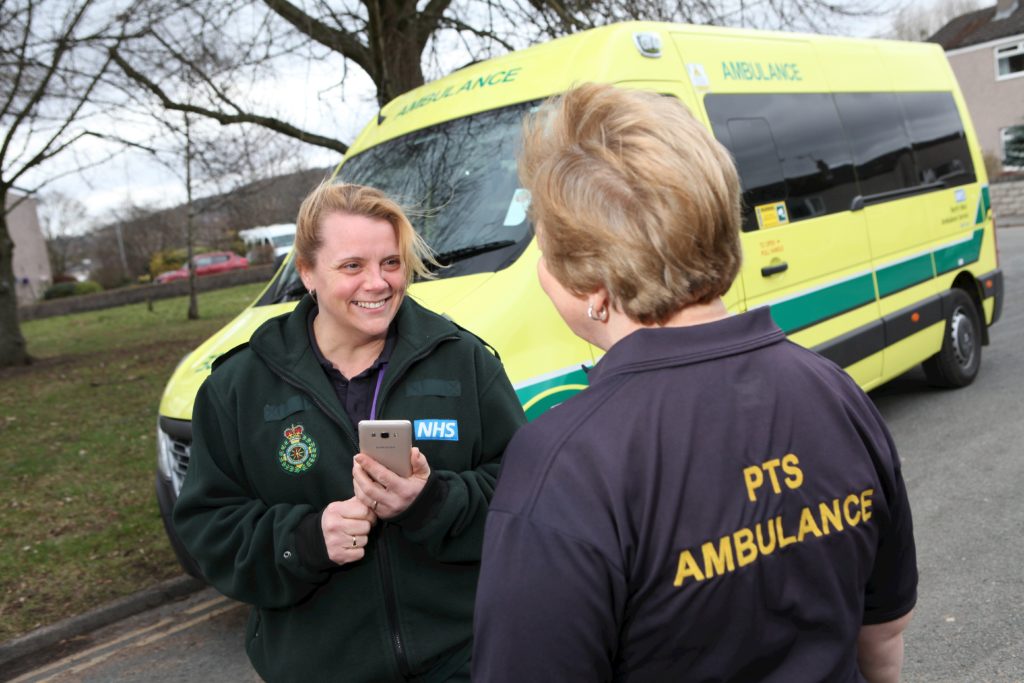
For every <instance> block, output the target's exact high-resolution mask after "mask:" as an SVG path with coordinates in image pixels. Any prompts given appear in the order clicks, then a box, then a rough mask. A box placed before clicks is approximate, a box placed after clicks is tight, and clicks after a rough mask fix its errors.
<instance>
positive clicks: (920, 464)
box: [16, 227, 1024, 683]
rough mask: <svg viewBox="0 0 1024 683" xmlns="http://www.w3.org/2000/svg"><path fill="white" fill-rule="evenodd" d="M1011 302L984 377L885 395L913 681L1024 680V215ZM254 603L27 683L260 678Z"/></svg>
mask: <svg viewBox="0 0 1024 683" xmlns="http://www.w3.org/2000/svg"><path fill="white" fill-rule="evenodd" d="M999 244H1000V247H1001V259H1002V261H1001V264H1002V267H1003V270H1004V273H1005V284H1006V305H1005V307H1004V310H1003V317H1002V319H1001V320H1000V321H999V323H998V324H997V325H995V326H994V327H993V328H992V330H991V336H992V343H991V345H990V346H987V347H985V349H984V353H983V362H982V370H981V375H980V376H979V377H978V379H977V380H976V381H975V383H974V384H973V385H972V386H971V387H969V388H967V389H963V390H959V391H939V390H935V389H932V388H930V387H929V386H928V385H927V383H926V382H925V380H924V375H923V373H921V372H920V371H919V370H915V371H912V372H910V373H908V374H907V375H905V376H903V377H901V378H899V379H897V380H895V381H893V382H891V383H890V384H888V385H886V386H885V387H882V388H881V389H879V390H877V391H875V392H873V393H872V398H873V399H874V400H875V402H876V403H877V404H878V406H879V408H880V410H881V412H882V414H883V415H884V416H885V418H886V420H887V421H888V423H889V426H890V428H891V430H892V433H893V436H894V438H895V441H896V444H897V446H898V448H899V449H900V453H901V457H902V459H903V471H904V476H905V478H906V480H907V486H908V490H909V493H910V499H911V504H912V507H913V510H914V523H915V529H916V537H917V549H918V563H919V566H920V573H921V582H920V588H919V600H918V606H917V609H916V611H915V617H914V621H913V622H912V623H911V625H910V628H909V629H908V631H907V634H906V664H905V666H904V676H903V680H904V681H906V682H908V683H924V682H927V683H944V682H946V681H949V682H956V683H961V682H971V683H974V682H985V683H1004V682H1005V683H1010V682H1017V683H1020V682H1024V540H1022V535H1024V533H1022V532H1024V495H1022V493H1024V456H1022V453H1024V410H1022V409H1021V400H1020V399H1021V395H1022V392H1024V350H1022V347H1024V284H1022V283H1024V227H1022V228H1006V229H1000V231H999ZM245 615H246V608H245V607H244V606H241V605H238V604H235V603H232V602H230V601H228V600H226V599H224V598H221V597H219V596H218V595H217V594H216V593H214V592H213V591H212V590H208V591H204V592H201V593H199V594H196V595H195V596H193V597H191V598H189V599H188V600H185V601H182V602H180V603H175V604H172V605H166V606H164V607H162V608H160V609H157V610H153V611H151V612H147V613H145V614H142V615H139V616H137V617H134V618H132V619H129V620H126V621H124V622H121V623H119V624H115V625H113V626H111V627H108V628H106V629H103V630H102V631H99V632H97V633H94V634H91V635H89V636H88V638H87V639H86V640H85V642H83V643H81V644H80V645H82V646H84V649H80V650H79V651H78V652H77V653H76V654H73V655H70V656H68V657H66V658H65V659H62V660H59V661H56V662H50V663H48V664H46V665H45V666H41V667H40V668H39V669H37V670H36V671H34V672H30V673H28V674H25V675H23V676H21V677H19V678H18V679H16V680H17V681H19V682H20V681H26V682H27V681H35V682H38V681H60V682H65V681H139V682H142V681H147V682H168V681H194V680H203V681H207V682H208V683H218V682H220V681H224V682H235V681H256V680H258V677H257V676H256V674H255V673H254V672H253V671H252V669H251V668H250V666H249V664H248V662H247V660H246V657H245V654H244V652H243V649H242V633H243V629H244V624H245Z"/></svg>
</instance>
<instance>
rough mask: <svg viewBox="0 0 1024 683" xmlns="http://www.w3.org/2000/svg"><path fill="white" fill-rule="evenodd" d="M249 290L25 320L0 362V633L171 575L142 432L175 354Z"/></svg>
mask: <svg viewBox="0 0 1024 683" xmlns="http://www.w3.org/2000/svg"><path fill="white" fill-rule="evenodd" d="M262 288H263V284H251V285H244V286H241V287H233V288H230V289H222V290H217V291H212V292H207V293H204V294H201V295H200V297H199V311H200V314H201V315H202V319H201V320H196V321H188V320H186V316H185V314H186V310H187V306H188V300H187V298H185V297H181V298H175V299H165V300H162V301H157V302H154V303H153V310H152V311H149V310H147V308H146V305H145V304H133V305H130V306H121V307H118V308H111V309H106V310H103V311H94V312H90V313H79V314H74V315H69V316H64V317H58V318H48V319H44V320H36V321H31V322H28V323H25V324H24V325H23V326H22V333H23V334H24V336H25V339H26V342H27V343H28V349H29V353H31V354H32V356H33V357H34V358H35V359H36V362H35V363H34V364H33V365H31V366H28V367H24V368H11V369H6V370H0V641H3V640H7V639H9V638H12V637H14V636H17V635H20V634H22V633H25V632H27V631H30V630H32V629H34V628H37V627H38V626H41V625H44V624H48V623H52V622H54V621H57V620H59V619H62V618H64V617H67V616H71V615H75V614H79V613H81V612H84V611H86V610H88V609H91V608H93V607H96V606H97V605H100V604H102V603H104V602H106V601H108V600H111V599H113V598H117V597H120V596H123V595H127V594H130V593H132V592H134V591H137V590H139V589H141V588H144V587H147V586H150V585H152V584H154V583H156V582H158V581H161V580H163V579H167V578H170V577H173V576H176V575H178V574H180V573H181V570H180V569H179V568H178V565H177V563H176V561H175V559H174V555H173V552H172V551H171V549H170V546H169V545H168V542H167V539H166V537H165V536H164V530H163V525H162V523H161V521H160V513H159V510H158V509H157V504H156V495H155V493H154V488H153V482H154V476H155V466H156V453H155V429H156V415H157V407H158V404H159V401H160V394H161V392H162V391H163V387H164V384H165V383H166V381H167V378H168V377H169V376H170V373H171V371H172V370H173V369H174V367H175V365H176V364H177V363H178V361H179V360H180V359H181V357H182V356H183V355H184V354H185V353H187V352H188V351H190V350H191V349H192V348H194V347H195V346H196V345H197V344H198V343H199V342H200V341H202V340H203V339H204V338H206V337H207V336H209V335H210V334H212V333H213V332H214V331H216V330H217V329H218V328H219V327H221V326H222V325H223V324H224V323H226V322H227V321H228V320H230V319H231V318H232V317H234V316H235V314H237V313H238V312H239V311H241V310H242V309H243V308H244V307H245V306H246V305H247V304H248V303H249V302H250V301H252V300H253V299H254V298H255V297H256V295H257V294H258V293H259V292H260V290H261V289H262Z"/></svg>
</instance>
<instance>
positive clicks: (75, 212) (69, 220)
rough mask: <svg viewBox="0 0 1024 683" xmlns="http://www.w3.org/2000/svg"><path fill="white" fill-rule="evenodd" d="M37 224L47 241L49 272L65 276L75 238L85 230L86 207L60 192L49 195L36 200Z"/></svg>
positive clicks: (86, 219)
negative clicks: (37, 204)
mask: <svg viewBox="0 0 1024 683" xmlns="http://www.w3.org/2000/svg"><path fill="white" fill-rule="evenodd" d="M38 212H39V224H40V227H41V228H42V229H43V237H45V238H46V251H47V253H48V254H49V256H50V269H51V270H52V271H53V274H54V277H56V276H58V275H66V274H67V271H68V267H69V266H70V265H71V264H70V263H69V256H70V252H71V249H72V247H73V246H74V239H73V238H74V236H75V235H80V234H82V233H83V232H85V231H86V228H87V227H88V225H87V223H88V211H87V210H86V208H85V204H83V203H82V202H80V201H78V200H77V199H75V198H74V197H70V196H68V195H66V194H64V193H63V192H50V193H47V194H45V195H40V197H39V209H38Z"/></svg>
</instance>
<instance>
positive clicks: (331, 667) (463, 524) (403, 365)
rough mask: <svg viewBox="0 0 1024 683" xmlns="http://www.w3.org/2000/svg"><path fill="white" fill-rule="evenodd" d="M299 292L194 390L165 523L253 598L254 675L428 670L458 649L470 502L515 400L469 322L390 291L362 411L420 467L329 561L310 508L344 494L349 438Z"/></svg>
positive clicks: (470, 540) (462, 655) (457, 655)
mask: <svg viewBox="0 0 1024 683" xmlns="http://www.w3.org/2000/svg"><path fill="white" fill-rule="evenodd" d="M312 306H313V304H312V302H311V300H310V299H309V297H306V298H305V299H303V300H302V301H301V302H300V303H299V305H298V306H297V307H296V309H295V310H294V311H293V312H292V313H290V314H288V315H285V316H281V317H278V318H274V319H272V320H269V321H267V322H266V323H264V324H263V325H262V326H261V327H260V328H259V329H258V330H256V332H255V333H254V334H253V336H252V339H251V340H250V342H249V344H248V345H247V346H245V347H242V348H241V349H239V350H238V351H236V352H234V353H232V354H230V355H229V356H228V357H226V358H222V359H221V361H220V362H219V363H217V364H216V365H215V367H214V372H213V373H212V374H211V375H210V377H209V378H208V379H207V380H206V382H205V383H204V384H203V386H202V387H201V388H200V390H199V394H198V396H197V397H196V402H195V407H194V410H193V416H192V421H193V434H194V437H193V439H194V440H193V443H192V452H191V460H190V463H189V468H188V475H187V476H186V478H185V483H184V485H183V487H182V490H181V495H180V497H179V498H178V502H177V505H176V506H175V508H174V524H175V527H176V529H177V531H178V533H179V534H180V536H181V539H182V540H183V541H184V543H185V545H186V547H187V548H188V550H189V552H191V553H192V555H193V556H194V557H195V559H196V561H197V562H198V563H199V566H200V567H201V569H202V571H203V574H204V575H205V576H206V578H207V579H208V580H209V581H210V583H212V584H213V585H214V586H215V587H216V588H217V589H218V590H220V591H221V592H222V593H224V594H225V595H227V596H229V597H232V598H235V599H237V600H240V601H243V602H246V603H249V604H251V605H253V610H252V614H251V616H250V620H249V626H248V629H247V633H246V650H247V652H248V654H249V658H250V659H251V661H252V664H253V666H254V667H255V669H256V671H257V672H258V673H259V674H260V675H261V676H263V678H265V679H266V680H268V681H303V682H304V683H308V682H309V681H373V682H374V683H380V682H384V681H402V680H422V681H443V680H445V679H447V678H448V677H449V676H450V675H451V674H452V673H453V672H454V671H456V670H458V669H459V668H460V667H461V666H463V665H464V664H465V663H466V661H467V660H468V659H469V656H470V650H471V642H470V639H471V635H472V615H473V600H474V597H475V593H476V581H477V574H478V570H479V562H480V551H481V544H482V539H483V531H484V522H485V518H486V514H487V506H488V503H489V502H490V500H491V496H492V494H493V491H494V485H495V480H496V477H497V474H498V468H499V465H500V462H501V456H502V452H503V451H504V449H505V445H506V444H507V443H508V441H509V439H510V438H511V437H512V434H513V433H514V432H515V431H516V429H518V428H519V427H520V426H521V425H522V424H523V423H524V422H525V418H524V416H523V411H522V408H521V406H520V404H519V401H518V399H517V398H516V394H515V391H514V390H513V389H512V386H511V384H510V383H509V381H508V378H507V377H506V375H505V372H504V369H503V368H502V366H501V363H500V362H499V361H498V359H497V358H495V356H494V355H492V354H491V353H490V352H489V351H488V350H487V349H486V348H485V347H484V345H483V344H482V343H481V342H480V341H479V340H478V339H477V338H476V337H474V336H473V335H471V334H469V333H467V332H466V331H464V330H462V329H460V328H458V327H457V326H455V325H454V324H452V323H451V322H449V321H448V320H445V319H444V318H442V317H441V316H438V315H436V314H434V313H431V312H430V311H427V310H426V309H424V308H423V307H421V306H420V305H418V304H416V303H415V302H413V301H412V300H411V299H409V298H406V300H405V301H404V302H402V305H401V307H400V309H399V312H398V315H397V316H396V318H395V325H396V330H397V341H396V344H395V347H394V350H393V352H392V355H391V359H390V361H389V363H388V366H387V370H386V372H385V375H384V380H383V384H382V386H381V389H380V396H379V398H378V402H377V405H378V409H377V417H378V418H379V419H407V420H411V421H413V422H414V425H416V426H417V427H418V428H419V429H414V432H417V431H418V432H419V436H420V437H428V436H430V437H435V438H418V436H417V434H416V433H414V435H413V436H414V444H415V445H416V446H418V447H419V448H420V450H421V451H423V454H424V455H425V456H426V457H427V460H428V462H429V463H430V468H431V475H430V478H429V480H428V481H427V484H426V486H425V487H424V489H423V491H422V493H421V494H420V496H419V497H418V498H417V499H416V500H415V501H414V502H413V504H412V505H411V506H410V507H409V508H408V509H407V510H406V511H405V512H404V513H402V514H401V515H400V516H399V517H397V518H395V519H392V520H388V521H387V522H383V521H382V522H379V523H378V524H377V525H376V526H375V527H374V530H373V532H371V534H370V540H369V545H367V548H366V556H365V557H364V558H363V559H362V560H361V561H359V562H355V563H351V564H346V565H344V566H338V565H336V564H334V563H333V562H331V561H330V560H329V559H328V558H327V553H326V549H325V547H324V542H323V536H322V534H321V533H320V528H319V525H320V521H319V520H320V514H321V512H322V510H323V509H324V508H325V507H326V506H327V505H328V504H329V503H331V502H333V501H337V500H345V499H347V498H350V497H352V495H353V489H352V457H353V456H354V455H355V453H356V452H357V443H358V439H357V436H356V429H355V427H354V426H353V425H352V423H351V421H350V420H349V418H348V417H347V415H346V414H345V411H344V409H343V408H342V406H341V404H340V402H339V401H338V398H337V396H336V394H335V392H334V389H333V387H332V386H331V383H330V381H329V380H328V378H327V376H326V374H325V373H324V371H323V369H322V368H321V367H320V365H319V364H318V363H317V360H316V357H315V356H314V353H313V350H312V348H311V347H310V344H309V336H308V332H307V328H306V320H307V316H308V314H309V311H310V308H311V307H312ZM418 420H427V421H439V420H444V421H445V422H444V423H439V422H428V423H425V424H417V423H416V421H418ZM452 421H454V426H457V434H456V435H455V438H452V437H453V432H455V431H456V429H454V428H453V423H452ZM299 426H301V430H296V427H299ZM424 427H428V428H429V429H424Z"/></svg>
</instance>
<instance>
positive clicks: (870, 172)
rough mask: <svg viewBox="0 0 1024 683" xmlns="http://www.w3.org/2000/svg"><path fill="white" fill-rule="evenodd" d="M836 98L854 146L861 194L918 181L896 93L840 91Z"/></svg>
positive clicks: (879, 191) (847, 132)
mask: <svg viewBox="0 0 1024 683" xmlns="http://www.w3.org/2000/svg"><path fill="white" fill-rule="evenodd" d="M835 100H836V106H837V107H838V108H839V117H840V118H841V119H842V121H843V128H845V129H846V134H847V136H848V137H849V140H850V148H851V149H852V150H853V160H854V163H855V164H856V169H855V170H856V175H857V180H858V181H859V182H860V188H861V189H860V192H861V194H862V195H873V194H881V193H883V192H890V191H892V190H902V189H904V188H908V187H914V186H915V185H917V184H918V180H917V169H916V167H915V165H914V155H913V152H912V151H911V146H910V136H909V135H908V134H907V128H906V125H905V124H904V121H903V113H902V112H901V111H900V105H899V101H898V100H897V99H896V95H895V93H838V94H836V96H835Z"/></svg>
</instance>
